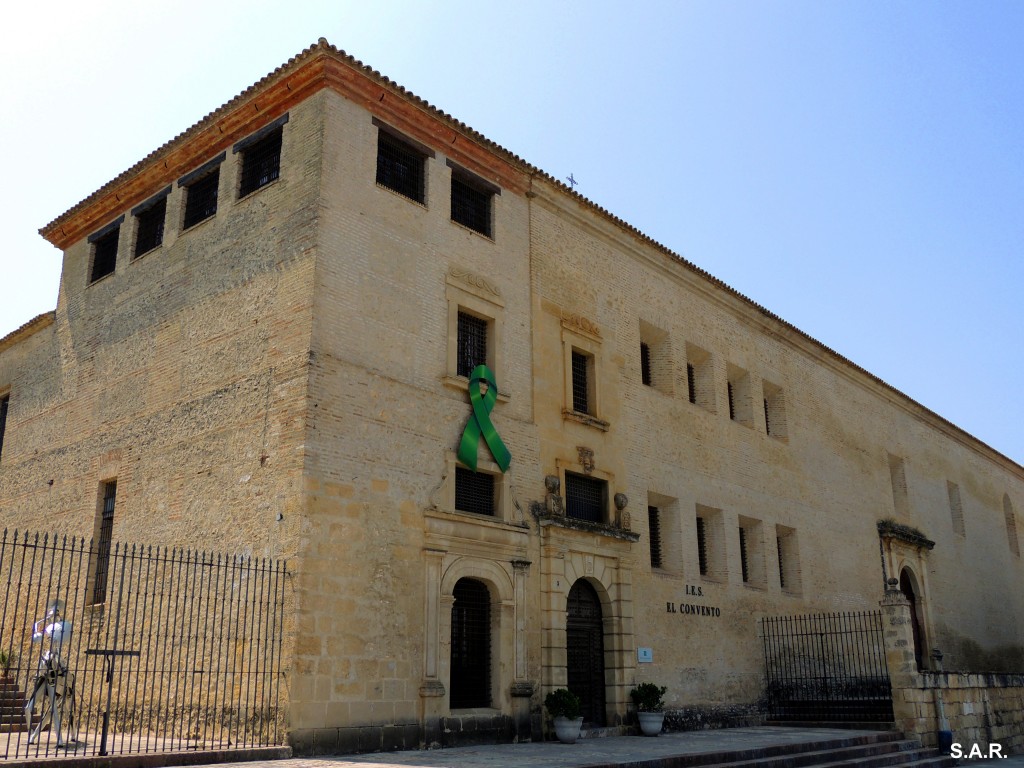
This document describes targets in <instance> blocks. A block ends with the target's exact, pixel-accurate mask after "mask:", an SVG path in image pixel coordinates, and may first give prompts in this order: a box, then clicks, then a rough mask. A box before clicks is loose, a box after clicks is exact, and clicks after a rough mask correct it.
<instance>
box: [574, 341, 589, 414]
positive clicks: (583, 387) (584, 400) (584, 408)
mask: <svg viewBox="0 0 1024 768" xmlns="http://www.w3.org/2000/svg"><path fill="white" fill-rule="evenodd" d="M592 360H593V358H592V357H591V356H590V355H587V354H585V353H583V352H579V351H577V350H575V349H574V350H573V351H572V409H573V410H574V411H576V412H577V413H591V408H592V406H593V403H592V400H591V397H590V384H591V382H590V368H591V361H592Z"/></svg>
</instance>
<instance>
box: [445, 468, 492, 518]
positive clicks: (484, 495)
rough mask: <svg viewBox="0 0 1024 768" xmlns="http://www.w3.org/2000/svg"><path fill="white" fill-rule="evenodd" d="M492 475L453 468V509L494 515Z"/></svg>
mask: <svg viewBox="0 0 1024 768" xmlns="http://www.w3.org/2000/svg"><path fill="white" fill-rule="evenodd" d="M494 490H495V489H494V475H492V474H489V473H487V472H474V471H473V470H471V469H466V468H465V467H456V468H455V509H457V510H458V511H459V512H472V513H473V514H477V515H489V516H491V517H493V516H494V510H495V506H496V505H495V501H494Z"/></svg>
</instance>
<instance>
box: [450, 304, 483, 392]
mask: <svg viewBox="0 0 1024 768" xmlns="http://www.w3.org/2000/svg"><path fill="white" fill-rule="evenodd" d="M458 323H459V325H458V340H457V342H456V344H457V350H456V354H457V356H458V357H457V360H456V372H457V374H458V375H459V376H466V377H467V378H468V377H469V375H470V374H471V373H472V372H473V369H474V368H476V367H477V366H478V365H486V364H487V325H488V323H487V320H485V319H483V318H482V317H477V316H476V315H471V314H469V313H468V312H462V311H460V312H459V321H458Z"/></svg>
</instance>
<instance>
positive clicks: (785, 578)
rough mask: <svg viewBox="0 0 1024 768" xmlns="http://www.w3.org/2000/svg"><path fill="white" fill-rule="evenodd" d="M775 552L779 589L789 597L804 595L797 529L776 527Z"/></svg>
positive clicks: (783, 526) (785, 526) (779, 525)
mask: <svg viewBox="0 0 1024 768" xmlns="http://www.w3.org/2000/svg"><path fill="white" fill-rule="evenodd" d="M775 551H776V555H777V557H778V566H779V570H778V574H779V588H780V589H781V590H782V591H783V592H784V593H786V594H788V595H801V594H803V578H802V572H801V568H800V537H799V535H798V534H797V531H796V528H791V527H789V526H787V525H781V524H776V525H775Z"/></svg>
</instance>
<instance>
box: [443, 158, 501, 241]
mask: <svg viewBox="0 0 1024 768" xmlns="http://www.w3.org/2000/svg"><path fill="white" fill-rule="evenodd" d="M448 165H449V166H451V169H452V221H454V222H456V223H458V224H461V225H462V226H464V227H469V228H470V229H472V230H474V231H476V232H479V233H480V234H481V235H485V236H486V237H493V228H492V210H493V202H492V201H493V200H494V196H495V195H496V194H501V190H500V189H499V188H498V187H496V186H494V185H493V184H489V183H488V182H486V181H484V180H483V179H480V178H478V177H476V176H474V175H473V174H471V173H469V172H468V171H464V170H462V169H461V168H458V167H456V166H455V165H453V164H452V162H451V161H449V162H448Z"/></svg>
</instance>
